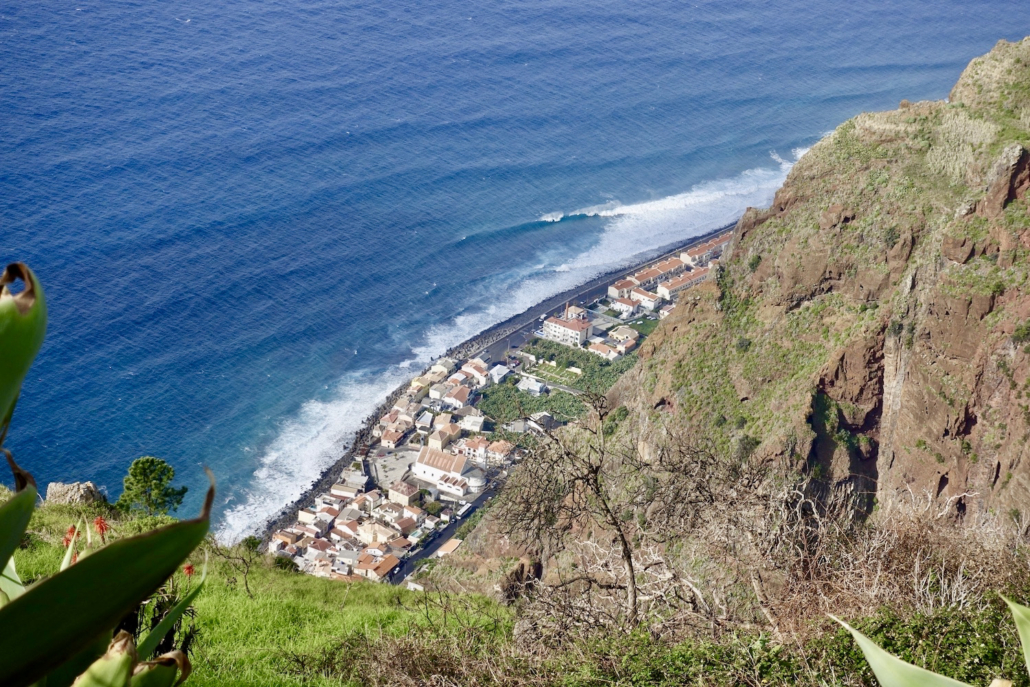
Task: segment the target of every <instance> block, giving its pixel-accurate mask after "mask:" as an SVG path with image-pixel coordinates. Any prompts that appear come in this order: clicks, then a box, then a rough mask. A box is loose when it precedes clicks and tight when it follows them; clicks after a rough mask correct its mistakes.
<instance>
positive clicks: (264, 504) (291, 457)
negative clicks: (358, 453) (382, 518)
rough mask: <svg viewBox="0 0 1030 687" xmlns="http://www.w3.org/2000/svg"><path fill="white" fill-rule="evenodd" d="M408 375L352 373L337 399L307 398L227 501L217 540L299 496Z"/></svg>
mask: <svg viewBox="0 0 1030 687" xmlns="http://www.w3.org/2000/svg"><path fill="white" fill-rule="evenodd" d="M415 362H417V361H415ZM409 377H411V372H410V370H408V369H407V368H405V367H401V366H397V367H395V368H392V369H391V370H388V371H387V372H385V373H383V374H380V375H374V376H373V375H367V374H366V375H353V376H351V377H349V378H348V379H346V380H344V381H343V382H341V384H340V385H339V387H338V391H337V392H336V395H335V397H334V398H332V399H330V400H328V401H315V400H312V401H308V402H306V403H305V404H304V405H303V406H302V407H301V409H300V411H298V413H297V414H296V416H295V417H293V418H290V419H289V420H287V421H286V422H285V423H284V424H283V426H282V428H281V429H280V430H279V433H278V435H277V436H276V438H275V439H274V440H273V441H272V443H271V444H270V445H269V446H268V447H267V448H265V450H264V452H263V453H262V455H261V457H260V458H259V459H258V468H257V470H255V471H254V476H253V478H252V479H251V480H250V483H249V484H247V485H246V486H245V488H241V489H239V491H237V492H236V493H235V494H233V496H232V497H231V500H230V501H229V502H228V503H227V507H226V509H225V512H224V513H223V514H222V517H221V519H220V520H219V522H218V526H217V530H216V532H217V537H218V539H219V541H223V542H235V541H238V540H239V539H240V538H241V537H243V536H245V535H247V534H250V533H252V532H254V531H255V530H256V529H257V528H258V527H260V526H261V523H263V522H264V521H265V520H267V519H268V518H270V517H272V516H274V515H275V514H276V513H277V512H279V509H280V508H282V507H283V505H284V504H286V503H289V502H291V501H293V500H294V499H296V498H298V497H299V496H300V495H301V494H302V493H303V492H304V490H305V489H307V487H308V486H309V485H311V483H312V482H314V481H315V480H316V479H318V477H319V475H320V474H321V473H322V471H323V470H324V469H325V468H326V467H327V466H329V465H331V464H332V463H333V461H334V460H336V459H337V458H339V456H340V455H342V453H343V451H344V450H345V449H346V447H347V445H348V444H349V442H350V441H351V440H352V439H353V436H354V433H355V432H356V431H357V430H358V429H359V428H360V426H361V422H362V420H363V419H364V418H365V416H366V415H368V413H369V412H371V410H372V409H373V408H374V407H375V406H376V404H378V403H379V402H381V401H382V399H383V398H384V397H386V396H387V395H388V394H389V393H390V392H391V391H393V390H394V389H395V388H397V386H398V385H400V384H402V383H403V382H404V381H405V380H406V379H408V378H409Z"/></svg>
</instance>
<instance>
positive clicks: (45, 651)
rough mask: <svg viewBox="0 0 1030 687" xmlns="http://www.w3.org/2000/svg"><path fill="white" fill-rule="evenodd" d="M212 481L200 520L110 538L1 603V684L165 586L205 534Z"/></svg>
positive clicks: (18, 681)
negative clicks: (76, 562)
mask: <svg viewBox="0 0 1030 687" xmlns="http://www.w3.org/2000/svg"><path fill="white" fill-rule="evenodd" d="M208 477H209V478H211V473H210V472H208ZM211 480H212V484H211V488H210V489H208V492H207V498H206V499H205V501H204V508H203V510H202V511H201V513H200V517H198V518H197V519H195V520H184V521H182V522H177V523H175V524H172V525H168V526H167V527H162V528H160V529H157V530H154V531H153V532H147V533H146V534H141V535H138V536H135V537H131V538H128V539H121V540H119V541H116V542H114V543H112V544H109V545H108V546H106V547H104V548H102V549H100V550H99V551H96V552H95V553H93V554H92V555H91V556H89V557H88V558H86V559H85V560H82V561H80V562H79V563H78V564H77V565H73V566H71V567H70V568H68V569H67V570H62V571H61V572H59V573H58V574H56V575H54V576H53V577H50V578H47V579H45V580H43V581H42V582H40V583H38V584H36V585H33V586H32V587H31V588H29V589H28V590H26V592H25V593H24V594H22V595H21V596H20V597H18V598H17V599H15V600H14V601H12V602H11V603H10V604H8V605H7V606H4V608H2V609H0V635H2V636H3V637H4V641H3V642H0V684H2V685H5V687H6V686H10V687H16V686H18V685H31V684H32V683H33V682H35V681H36V680H38V679H39V678H41V677H43V676H44V675H46V674H47V672H49V671H50V670H52V669H53V668H54V667H56V666H58V665H60V664H61V663H63V662H65V661H67V660H68V659H69V658H70V657H72V656H74V655H75V654H77V653H78V652H80V651H82V650H83V649H84V648H85V647H86V646H88V645H89V644H90V643H92V642H93V641H94V640H95V639H96V638H97V637H98V636H99V635H101V634H102V633H103V632H105V631H108V630H110V629H111V628H113V627H114V626H115V625H117V623H118V621H119V620H120V619H121V618H122V617H123V616H124V615H125V614H126V613H128V612H129V611H131V610H132V609H134V608H135V607H136V606H137V605H138V604H139V603H140V602H141V601H143V600H144V599H145V598H147V597H148V596H149V595H150V594H152V593H153V591H154V590H155V589H157V588H158V587H159V586H161V584H162V583H163V582H164V581H165V580H166V579H168V577H169V576H170V575H171V574H172V573H173V572H175V570H176V568H178V567H179V565H180V564H182V562H183V560H185V559H186V556H188V555H189V553H190V552H191V551H192V550H193V549H195V548H196V547H197V545H198V544H200V543H201V542H202V541H203V540H204V535H205V534H207V530H208V524H209V518H210V514H211V503H212V501H213V500H214V497H215V490H214V479H213V478H211Z"/></svg>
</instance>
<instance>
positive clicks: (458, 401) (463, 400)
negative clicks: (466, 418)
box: [442, 386, 472, 408]
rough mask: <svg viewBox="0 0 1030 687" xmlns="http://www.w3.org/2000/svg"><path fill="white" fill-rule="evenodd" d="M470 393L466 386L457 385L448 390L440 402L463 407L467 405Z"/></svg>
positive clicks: (452, 406) (453, 406)
mask: <svg viewBox="0 0 1030 687" xmlns="http://www.w3.org/2000/svg"><path fill="white" fill-rule="evenodd" d="M471 395H472V390H471V389H469V388H468V387H467V386H458V387H454V388H453V389H451V390H450V391H448V392H447V393H446V394H445V395H444V397H443V399H442V402H443V403H444V404H445V405H448V406H450V407H451V408H464V407H465V406H467V405H468V403H469V398H470V397H471Z"/></svg>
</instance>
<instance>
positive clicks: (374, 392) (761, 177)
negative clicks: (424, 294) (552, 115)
mask: <svg viewBox="0 0 1030 687" xmlns="http://www.w3.org/2000/svg"><path fill="white" fill-rule="evenodd" d="M804 153H805V150H802V149H798V150H795V151H793V155H792V157H793V160H790V161H787V160H784V159H782V158H780V157H779V156H778V155H775V154H772V157H773V160H774V161H775V162H776V166H775V167H768V168H756V169H749V170H747V171H745V172H742V173H741V174H739V175H737V176H735V177H732V178H729V179H720V180H714V181H709V182H705V183H702V184H699V185H697V186H695V187H694V188H692V189H690V190H689V191H687V192H685V193H680V194H677V195H673V196H669V197H666V198H661V199H657V200H652V201H646V202H641V203H633V204H627V205H621V204H619V203H617V202H614V201H613V202H609V203H605V204H604V205H599V206H595V207H591V208H583V209H580V210H577V211H574V212H570V213H567V214H562V213H552V215H549V216H548V217H552V216H553V217H555V219H552V220H548V221H560V220H561V219H564V218H566V217H569V218H571V217H576V216H587V215H589V216H599V217H608V218H611V220H610V221H609V222H607V223H606V224H605V227H604V230H603V232H602V233H601V235H600V237H599V239H598V240H597V242H596V243H595V244H594V245H593V246H592V247H590V248H588V249H586V250H585V251H583V252H581V253H579V254H576V255H574V256H572V257H570V256H569V255H568V254H567V253H565V254H563V253H560V252H558V251H556V252H555V253H554V254H553V255H550V256H546V255H545V256H544V259H543V261H542V263H537V264H535V265H533V266H532V267H528V268H524V269H523V271H522V272H519V273H509V274H506V275H502V276H501V278H500V280H499V282H494V283H493V284H492V285H491V286H490V287H484V290H482V291H480V292H478V293H477V292H469V294H468V298H469V302H467V303H456V304H455V305H456V308H459V309H461V310H463V311H464V312H463V313H462V314H460V315H457V316H455V317H454V318H452V319H451V320H449V321H447V322H443V323H440V324H437V325H434V326H431V327H429V328H428V330H427V331H425V333H424V335H423V337H422V341H421V342H420V343H419V344H418V345H416V346H413V347H412V350H411V353H412V355H411V357H410V358H409V359H407V360H405V361H403V362H402V363H400V364H397V365H393V366H391V367H390V368H388V369H386V370H383V371H380V372H378V373H376V372H365V373H354V374H351V375H348V376H347V377H346V378H345V379H342V380H340V382H339V383H338V385H337V392H336V394H335V396H334V397H333V398H332V399H331V400H328V401H315V400H312V401H308V402H307V403H305V404H304V405H303V407H302V408H301V409H300V411H299V412H298V413H297V414H296V416H295V417H292V418H290V419H288V420H287V421H285V422H284V424H283V426H282V429H281V430H280V432H279V433H278V435H277V436H276V438H275V439H274V440H273V441H272V442H271V443H270V444H269V446H268V447H267V448H266V449H265V450H264V453H263V454H262V455H261V457H260V459H259V461H258V462H259V467H258V469H257V470H256V471H255V473H254V477H253V479H252V480H251V482H250V484H249V485H247V487H246V488H245V489H242V490H241V491H240V492H239V493H238V494H237V495H235V496H234V497H233V498H232V501H230V502H229V503H228V504H227V505H226V509H225V512H224V515H223V516H222V518H221V520H220V523H219V525H218V528H217V532H218V538H219V539H221V540H223V541H235V540H237V539H239V538H240V537H242V536H244V535H246V534H248V533H251V532H253V531H255V530H256V529H258V528H259V527H260V525H261V523H262V522H264V521H265V520H266V519H267V518H269V517H271V516H273V515H275V514H276V513H277V512H278V511H279V509H281V508H282V507H283V505H284V504H286V503H290V502H292V501H293V500H295V499H296V498H297V497H299V496H300V495H301V493H303V491H304V490H305V489H306V488H307V487H308V486H309V485H310V484H312V483H313V482H314V481H315V480H316V479H317V478H318V476H319V475H320V474H321V473H322V471H323V470H324V469H325V468H326V467H328V466H329V465H331V464H332V463H333V461H335V460H336V459H337V458H339V456H340V455H342V454H343V452H344V451H345V450H346V448H347V446H348V444H349V442H350V441H351V440H352V438H353V436H354V433H355V432H356V431H357V430H358V429H359V428H360V425H361V422H362V420H363V419H364V418H365V417H366V416H367V415H368V414H369V413H370V412H372V410H373V409H374V408H375V407H376V405H378V404H379V403H380V402H381V401H382V399H383V398H384V397H385V396H386V395H388V394H389V393H390V392H391V391H392V390H393V389H395V388H396V387H397V386H398V385H400V384H402V383H404V381H406V380H407V379H409V378H410V377H411V375H412V372H413V370H414V369H417V368H421V366H423V365H425V364H427V363H428V362H429V361H431V360H432V359H433V358H434V357H436V356H439V355H442V354H443V353H444V352H445V351H447V350H448V349H449V348H451V347H453V346H455V345H457V344H459V343H461V342H462V341H465V340H466V339H469V338H471V337H472V336H475V335H476V334H477V333H478V332H480V331H483V330H484V329H486V328H488V327H490V326H492V325H494V324H496V323H498V322H502V321H504V320H506V319H508V318H509V317H512V316H513V315H517V314H518V313H520V312H523V311H525V310H526V309H528V308H530V307H532V306H534V305H536V304H537V303H539V302H541V301H543V300H545V299H547V298H549V297H551V296H553V295H555V294H558V293H561V292H562V291H565V290H567V289H571V288H573V287H575V286H577V285H579V284H582V283H585V282H587V281H589V280H591V279H593V278H595V277H597V276H599V275H601V274H604V273H605V272H609V271H612V270H615V269H618V268H619V267H622V266H625V265H629V264H632V263H633V262H634V261H635V260H637V259H639V257H640V256H642V255H646V254H648V253H654V252H656V251H658V250H659V249H661V248H663V247H665V246H669V245H671V244H675V243H678V242H683V241H686V240H688V239H690V238H691V237H694V236H700V235H702V234H705V233H707V232H709V231H712V230H714V229H717V228H719V227H722V226H725V225H727V224H729V223H731V222H733V221H734V219H736V218H737V217H739V216H740V214H741V213H742V212H743V211H744V209H745V208H747V207H748V206H755V207H763V206H766V205H768V204H769V203H770V202H771V200H772V197H773V195H774V194H775V192H776V189H777V188H779V187H780V185H781V184H782V183H783V180H784V179H785V178H786V176H787V173H788V172H789V171H790V169H791V167H792V166H793V164H794V162H795V161H796V160H797V159H799V158H800V157H801V155H803V154H804Z"/></svg>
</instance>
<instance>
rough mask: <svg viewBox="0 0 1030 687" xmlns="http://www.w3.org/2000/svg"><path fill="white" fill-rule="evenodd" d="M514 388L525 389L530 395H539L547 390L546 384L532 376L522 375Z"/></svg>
mask: <svg viewBox="0 0 1030 687" xmlns="http://www.w3.org/2000/svg"><path fill="white" fill-rule="evenodd" d="M516 388H518V389H520V390H521V391H525V392H526V393H527V394H529V395H530V396H540V395H541V394H544V393H546V392H547V385H546V384H544V383H543V382H541V381H540V380H538V379H533V378H532V377H523V378H522V380H521V381H520V382H519V383H518V385H517V387H516Z"/></svg>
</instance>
